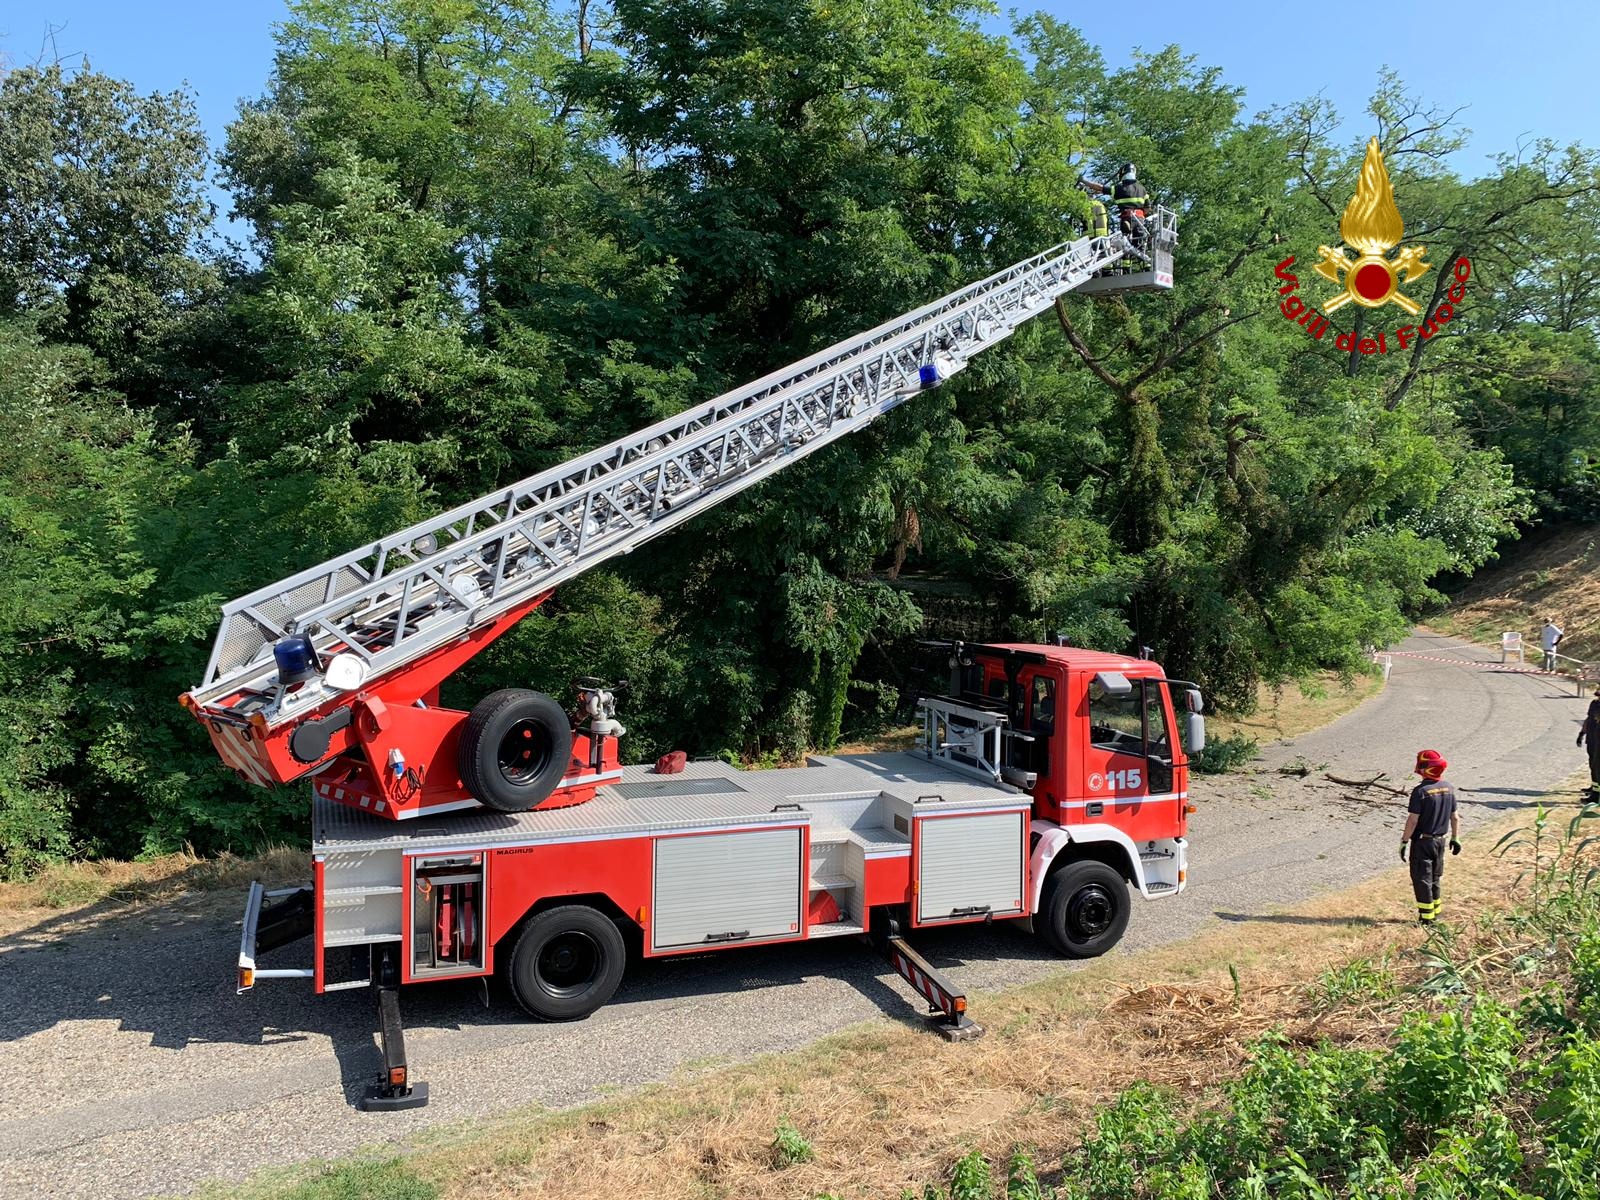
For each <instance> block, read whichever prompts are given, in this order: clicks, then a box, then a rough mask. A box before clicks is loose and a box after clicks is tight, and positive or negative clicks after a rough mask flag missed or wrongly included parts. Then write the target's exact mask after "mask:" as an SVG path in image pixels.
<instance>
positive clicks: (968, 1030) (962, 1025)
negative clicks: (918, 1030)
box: [929, 1013, 983, 1042]
mask: <svg viewBox="0 0 1600 1200" xmlns="http://www.w3.org/2000/svg"><path fill="white" fill-rule="evenodd" d="M929 1024H930V1025H932V1026H933V1031H934V1032H935V1033H937V1034H938V1035H939V1036H940V1037H942V1038H943V1039H944V1040H945V1041H947V1042H975V1041H977V1040H978V1039H979V1038H981V1037H982V1036H983V1026H982V1025H979V1024H978V1023H977V1022H976V1021H974V1020H973V1019H972V1018H971V1017H968V1016H963V1017H962V1018H961V1020H960V1021H959V1022H957V1023H956V1024H954V1025H952V1024H951V1023H950V1021H949V1019H948V1018H947V1017H946V1016H945V1015H944V1014H943V1013H940V1014H938V1017H937V1019H933V1018H930V1019H929Z"/></svg>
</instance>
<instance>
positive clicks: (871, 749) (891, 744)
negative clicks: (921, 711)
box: [834, 725, 922, 754]
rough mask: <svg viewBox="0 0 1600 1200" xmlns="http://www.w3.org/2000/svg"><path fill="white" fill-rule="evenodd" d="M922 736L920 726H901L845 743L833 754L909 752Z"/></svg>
mask: <svg viewBox="0 0 1600 1200" xmlns="http://www.w3.org/2000/svg"><path fill="white" fill-rule="evenodd" d="M921 735H922V726H921V725H901V726H898V727H897V728H895V729H886V730H884V731H883V732H882V733H875V734H873V735H872V736H871V737H867V738H861V739H859V740H858V741H854V742H846V743H844V744H843V745H842V746H840V747H839V748H838V749H836V750H835V751H834V753H835V754H891V753H899V752H902V751H906V750H911V749H914V748H915V747H916V744H917V739H918V738H919V737H920V736H921Z"/></svg>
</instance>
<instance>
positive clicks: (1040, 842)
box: [1028, 821, 1149, 913]
mask: <svg viewBox="0 0 1600 1200" xmlns="http://www.w3.org/2000/svg"><path fill="white" fill-rule="evenodd" d="M1033 833H1034V834H1035V835H1036V836H1035V839H1034V843H1033V854H1032V861H1031V862H1030V863H1029V868H1030V870H1029V876H1030V879H1029V882H1030V884H1031V887H1030V891H1031V892H1032V901H1031V903H1030V904H1029V906H1028V911H1029V912H1030V913H1036V912H1038V911H1039V902H1040V897H1041V896H1042V895H1043V893H1044V883H1045V880H1046V879H1048V878H1049V877H1050V876H1051V875H1052V874H1054V873H1055V872H1056V871H1059V870H1060V869H1061V868H1062V867H1064V866H1066V865H1067V864H1068V863H1070V862H1084V861H1086V860H1087V861H1091V862H1103V863H1105V864H1106V865H1107V866H1108V867H1110V868H1111V869H1112V870H1114V871H1117V872H1118V873H1119V874H1121V875H1122V877H1123V878H1124V879H1126V880H1127V881H1128V882H1129V883H1131V884H1132V885H1133V886H1134V887H1135V888H1136V889H1137V890H1138V892H1139V894H1140V895H1142V896H1148V894H1149V893H1147V892H1146V891H1145V878H1144V867H1143V865H1142V864H1141V863H1140V861H1139V848H1138V847H1137V846H1136V845H1134V842H1133V839H1132V838H1130V837H1129V836H1128V835H1127V834H1126V833H1124V832H1122V830H1120V829H1118V828H1117V827H1116V826H1114V825H1104V824H1090V825H1073V826H1071V827H1070V828H1069V827H1066V826H1061V825H1053V824H1051V823H1049V822H1047V821H1035V822H1034V823H1033Z"/></svg>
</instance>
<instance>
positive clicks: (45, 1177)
mask: <svg viewBox="0 0 1600 1200" xmlns="http://www.w3.org/2000/svg"><path fill="white" fill-rule="evenodd" d="M1403 648H1404V649H1406V650H1408V651H1411V652H1415V653H1421V654H1428V655H1433V656H1436V657H1438V658H1443V659H1458V660H1460V661H1461V664H1462V665H1456V664H1455V663H1453V662H1449V661H1446V662H1439V661H1431V660H1427V659H1413V658H1397V659H1396V660H1395V663H1394V672H1393V675H1392V677H1391V679H1390V682H1389V684H1388V686H1387V687H1386V688H1385V689H1384V691H1383V692H1381V693H1380V694H1379V695H1378V696H1377V697H1375V698H1374V699H1372V700H1371V701H1369V702H1367V703H1366V704H1364V705H1362V706H1361V707H1360V708H1358V709H1356V710H1355V711H1353V712H1351V713H1349V714H1347V715H1345V716H1343V717H1341V718H1339V719H1338V720H1337V721H1335V722H1333V723H1332V724H1330V725H1328V726H1326V727H1324V728H1322V729H1320V730H1316V731H1314V732H1312V733H1308V734H1304V735H1302V736H1300V737H1298V738H1295V739H1292V740H1291V741H1289V742H1285V743H1278V744H1275V745H1273V746H1270V747H1267V748H1266V749H1265V750H1264V751H1263V755H1262V758H1261V760H1260V761H1259V762H1258V763H1256V764H1254V765H1253V767H1252V769H1251V770H1249V771H1247V772H1243V773H1240V774H1236V775H1233V776H1228V777H1226V778H1222V779H1215V778H1213V779H1201V780H1200V781H1199V783H1198V784H1197V785H1196V787H1195V792H1196V798H1197V800H1198V803H1199V805H1200V811H1199V813H1198V814H1196V816H1195V818H1194V821H1193V828H1192V830H1191V833H1192V839H1193V851H1192V856H1191V860H1190V878H1191V881H1192V882H1191V887H1190V890H1189V891H1188V892H1186V893H1185V894H1184V895H1183V896H1181V897H1178V898H1176V899H1174V900H1168V901H1161V902H1157V903H1153V904H1139V905H1137V907H1136V908H1135V912H1134V919H1133V923H1132V925H1131V926H1130V929H1129V934H1128V937H1127V939H1126V941H1125V942H1124V945H1123V947H1122V948H1121V949H1119V951H1118V953H1123V952H1125V951H1130V950H1136V949H1140V948H1143V947H1147V946H1152V945H1156V944H1159V943H1163V942H1172V941H1176V940H1178V939H1181V938H1184V937H1187V936H1189V935H1191V934H1193V933H1194V932H1196V931H1197V930H1199V929H1200V928H1202V927H1203V926H1205V925H1206V924H1208V923H1210V922H1212V921H1215V920H1217V919H1219V918H1220V919H1222V920H1225V921H1241V920H1249V919H1254V918H1257V917H1260V916H1263V915H1266V914H1270V912H1271V911H1272V910H1273V909H1274V908H1276V907H1278V906H1280V905H1284V904H1288V903H1291V902H1295V901H1298V900H1302V899H1305V898H1307V897H1309V896H1311V895H1314V894H1316V893H1318V892H1323V891H1328V890H1332V889H1335V888H1339V887H1344V886H1347V885H1349V884H1351V883H1354V882H1356V881H1358V880H1361V879H1364V878H1366V877H1368V876H1370V875H1372V874H1374V873H1376V872H1377V871H1379V870H1382V869H1385V868H1388V867H1390V866H1393V865H1395V863H1396V853H1395V852H1396V847H1397V843H1398V840H1399V824H1400V813H1401V812H1402V811H1403V809H1402V807H1401V805H1400V804H1399V802H1398V800H1397V799H1395V798H1392V797H1388V796H1386V795H1380V794H1378V793H1376V792H1369V793H1367V795H1368V796H1369V797H1370V799H1369V800H1366V801H1363V800H1351V799H1347V798H1345V797H1347V796H1348V795H1349V791H1348V789H1342V788H1338V787H1334V786H1330V785H1328V784H1327V783H1326V781H1325V780H1323V779H1322V777H1321V767H1322V765H1323V764H1326V765H1327V768H1328V769H1330V770H1332V771H1334V772H1335V773H1336V774H1339V775H1341V776H1345V777H1370V776H1372V775H1376V774H1378V773H1379V772H1387V773H1388V775H1389V777H1390V779H1392V780H1393V781H1394V782H1396V783H1397V784H1401V785H1403V784H1406V783H1407V782H1408V777H1407V775H1406V772H1407V771H1408V770H1409V769H1410V766H1411V762H1412V759H1413V757H1414V755H1415V753H1416V751H1417V750H1418V749H1419V748H1421V747H1423V746H1432V747H1433V748H1435V749H1437V750H1439V751H1441V752H1442V753H1443V754H1444V755H1445V757H1446V758H1448V759H1449V760H1450V761H1451V763H1452V768H1451V771H1450V772H1449V777H1450V778H1451V779H1452V780H1453V781H1454V782H1455V783H1456V785H1457V787H1458V788H1459V789H1460V791H1461V794H1462V798H1463V800H1464V802H1465V803H1464V806H1463V823H1464V824H1465V825H1466V826H1467V827H1469V828H1470V827H1472V826H1473V825H1476V824H1479V823H1481V822H1484V821H1487V820H1491V819H1498V818H1499V817H1500V816H1501V815H1502V813H1503V812H1504V811H1505V810H1507V809H1515V808H1520V807H1525V806H1531V805H1532V804H1533V803H1534V799H1533V798H1534V797H1535V796H1537V795H1538V794H1539V793H1541V792H1542V791H1545V790H1547V789H1549V788H1550V787H1552V786H1554V785H1555V784H1557V783H1559V782H1560V781H1561V780H1563V779H1565V778H1566V777H1567V776H1569V775H1570V774H1571V773H1572V772H1573V770H1574V769H1575V768H1577V767H1579V766H1581V765H1582V759H1581V755H1580V752H1579V751H1577V750H1575V749H1574V747H1573V744H1572V743H1573V738H1574V736H1575V728H1576V726H1575V722H1576V721H1577V720H1578V719H1579V717H1581V715H1582V712H1583V708H1584V702H1583V701H1580V700H1578V699H1576V698H1575V697H1573V696H1572V692H1571V688H1570V687H1567V688H1561V687H1559V686H1557V685H1555V684H1553V683H1551V682H1550V681H1548V680H1541V679H1538V678H1535V677H1530V676H1519V675H1508V674H1500V673H1491V672H1487V671H1481V670H1475V669H1473V668H1471V667H1470V666H1467V665H1466V664H1467V663H1469V662H1489V661H1493V656H1491V655H1489V654H1487V653H1485V652H1484V651H1483V650H1481V649H1480V648H1477V647H1472V646H1469V645H1467V644H1466V643H1462V642H1457V641H1454V640H1451V639H1447V638H1444V637H1441V636H1438V635H1435V634H1431V633H1426V632H1423V633H1420V634H1418V635H1417V636H1415V637H1412V638H1410V639H1408V640H1407V642H1406V643H1405V644H1404V647H1403ZM1297 763H1309V764H1311V765H1312V766H1313V767H1314V768H1316V769H1314V770H1313V771H1311V773H1310V774H1307V775H1304V776H1301V775H1286V774H1281V773H1280V772H1279V768H1280V767H1284V766H1292V765H1294V764H1297ZM1390 800H1394V803H1389V801H1390ZM1471 869H1472V862H1471V860H1470V859H1469V858H1467V857H1465V856H1463V857H1462V858H1460V859H1453V860H1450V862H1449V869H1448V871H1447V874H1446V889H1445V892H1446V898H1447V899H1446V910H1445V915H1446V916H1447V917H1448V916H1449V915H1450V910H1449V901H1448V896H1449V879H1450V873H1451V872H1465V871H1470V870H1471ZM238 902H239V898H238V897H235V896H231V895H229V896H217V895H212V894H201V895H195V896H190V897H186V898H185V899H183V900H182V901H179V902H176V903H173V904H170V905H163V906H161V907H157V908H145V909H141V910H135V911H127V910H118V909H117V908H116V907H114V906H110V905H97V906H91V907H90V908H89V909H86V910H78V911H76V912H73V913H68V914H62V915H61V916H59V917H56V918H52V919H50V920H47V921H44V922H42V923H39V924H35V925H33V926H30V927H28V928H26V929H23V930H21V931H18V932H16V933H13V934H10V935H8V936H6V937H4V938H0V1078H4V1079H6V1080H7V1086H8V1091H9V1094H10V1100H11V1104H10V1105H9V1111H10V1112H12V1113H17V1114H27V1115H26V1116H25V1117H22V1116H18V1117H14V1118H11V1119H6V1120H0V1194H3V1195H8V1196H9V1195H23V1194H27V1193H28V1192H30V1191H31V1192H48V1193H49V1194H51V1195H56V1196H86V1197H87V1196H93V1197H105V1198H107V1200H113V1198H115V1197H121V1196H139V1195H146V1194H150V1193H153V1192H169V1191H181V1190H186V1189H189V1188H192V1187H194V1186H196V1185H198V1184H200V1183H201V1182H203V1181H205V1180H207V1179H210V1178H214V1177H222V1178H240V1177H243V1176H245V1175H247V1174H249V1173H250V1172H252V1171H254V1170H256V1169H258V1168H261V1167H265V1166H270V1165H275V1164H287V1163H294V1162H302V1161H306V1160H310V1159H318V1158H325V1157H328V1156H331V1155H336V1154H339V1153H343V1152H348V1151H351V1150H355V1149H357V1148H359V1147H362V1146H366V1145H372V1144H376V1143H406V1142H408V1141H411V1140H413V1139H415V1138H416V1137H417V1135H418V1134H420V1133H421V1132H422V1131H423V1130H425V1129H427V1128H430V1127H433V1126H438V1125H441V1124H445V1123H449V1122H456V1121H460V1120H463V1119H466V1118H471V1117H474V1116H481V1115H485V1114H489V1113H494V1112H499V1111H502V1110H504V1109H507V1108H509V1107H512V1106H515V1105H525V1104H532V1103H541V1104H545V1105H550V1106H558V1105H570V1104H574V1103H578V1102H581V1101H583V1100H586V1099H590V1098H593V1097H595V1096H597V1095H601V1094H604V1093H605V1092H607V1091H610V1090H614V1089H616V1088H619V1087H627V1086H631V1085H636V1084H640V1083H645V1082H649V1081H653V1080H660V1079H663V1078H667V1077H669V1076H670V1075H671V1074H672V1073H673V1072H674V1071H675V1070H677V1069H680V1068H684V1067H686V1066H696V1065H704V1064H705V1063H707V1062H711V1061H718V1060H726V1059H736V1058H745V1057H749V1056H751V1055H754V1054H757V1053H760V1052H763V1051H771V1050H782V1049H786V1048H789V1047H794V1046H798V1045H802V1044H804V1043H806V1042H809V1041H811V1040H812V1039H814V1038H816V1037H818V1036H820V1035H822V1034H824V1033H828V1032H831V1031H833V1030H837V1029H839V1028H842V1027H844V1026H846V1025H850V1024H852V1023H855V1022H858V1021H862V1020H868V1019H872V1018H877V1017H881V1016H883V1015H888V1016H890V1017H894V1018H902V1019H903V1018H905V1017H907V1016H908V1015H909V1014H913V1013H914V1012H915V1011H916V1009H915V1007H914V1004H913V1000H912V994H911V992H910V990H909V989H908V988H906V987H905V986H903V985H902V984H901V983H900V981H899V980H898V978H896V977H895V976H894V975H893V974H892V973H890V972H889V971H888V969H887V968H886V967H885V966H884V965H883V964H881V963H880V962H879V961H878V960H877V959H875V958H874V957H873V956H872V954H871V953H870V951H868V950H866V949H865V948H864V947H862V946H860V945H857V944H841V941H838V940H830V941H826V942H823V943H820V944H817V945H813V946H801V947H791V948H787V949H777V950H765V951H764V950H752V951H749V952H743V953H740V952H735V953H732V954H728V955H724V956H713V957H710V958H706V959H700V960H683V959H676V960H668V961H666V962H660V963H647V964H642V965H639V966H636V967H635V968H633V969H632V970H630V973H629V976H628V978H627V980H626V981H625V982H624V984H623V987H622V990H621V991H620V992H619V993H618V996H617V998H616V1000H615V1001H613V1003H612V1004H611V1005H609V1006H608V1007H607V1008H605V1009H603V1010H601V1012H600V1013H598V1014H596V1015H595V1016H594V1017H592V1018H590V1019H589V1020H587V1021H584V1022H581V1023H578V1024H574V1025H562V1026H550V1025H534V1024H528V1023H524V1022H523V1021H521V1020H519V1019H518V1018H517V1014H516V1012H515V1009H514V1007H513V1006H512V1004H511V1002H510V1000H509V998H508V997H506V996H505V995H504V994H503V993H501V992H500V991H499V989H491V991H490V998H491V1002H492V1007H491V1008H490V1009H488V1010H485V1009H484V1007H483V1005H482V1002H481V990H480V988H479V987H478V986H477V985H475V984H464V985H447V984H441V985H437V986H436V987H434V988H430V989H421V990H419V991H417V992H415V993H414V994H408V995H407V996H406V997H405V1002H404V1003H405V1015H406V1020H407V1023H408V1026H409V1033H408V1046H409V1048H410V1050H411V1056H412V1062H413V1065H414V1069H415V1070H416V1073H417V1074H418V1076H419V1077H421V1078H424V1079H427V1080H428V1081H429V1083H430V1084H431V1086H432V1089H433V1096H434V1099H433V1103H432V1104H431V1105H430V1106H429V1107H428V1108H425V1109H422V1110H419V1111H415V1112H411V1113H403V1114H387V1115H368V1114H364V1113H360V1112H358V1111H356V1110H355V1109H354V1108H353V1107H352V1101H353V1099H354V1098H355V1097H356V1096H357V1095H359V1093H360V1091H361V1089H362V1088H363V1087H364V1086H365V1085H366V1083H367V1082H368V1079H369V1078H371V1077H373V1076H374V1075H375V1073H376V1070H377V1063H378V1058H377V1053H376V1050H375V1047H374V1035H373V1023H372V1022H373V1015H372V1011H371V1007H370V1004H369V1002H368V1000H367V997H366V996H364V995H360V994H343V995H338V994H336V995H331V996H326V997H322V998H316V997H312V996H310V995H308V994H307V993H306V991H305V989H303V988H301V987H300V986H298V985H296V984H293V983H278V984H272V983H266V984H263V985H262V986H261V987H260V988H258V989H257V990H256V991H255V992H254V993H252V994H251V995H248V996H243V997H236V996H234V994H233V987H232V958H233V955H234V953H235V952H236V950H237V938H238V933H237V925H236V913H235V912H234V908H235V906H236V904H237V903H238ZM1272 928H1273V926H1272V924H1271V923H1270V922H1267V923H1264V924H1263V926H1262V929H1263V931H1264V932H1266V931H1269V930H1271V929H1272ZM918 944H919V945H920V946H921V948H923V949H924V951H925V952H926V953H927V954H928V955H929V957H931V958H932V959H933V961H934V962H935V963H936V964H938V965H940V966H941V967H944V968H946V969H947V970H948V971H949V973H950V974H951V975H952V976H953V977H954V978H955V979H956V980H958V981H960V982H961V983H962V984H964V985H965V986H966V987H967V988H968V990H969V993H972V992H977V993H981V992H982V991H984V990H993V989H998V988H1004V987H1008V986H1011V985H1015V984H1018V983H1022V982H1026V981H1029V980H1034V979H1038V978H1041V977H1043V976H1045V975H1048V974H1050V973H1051V972H1056V971H1061V970H1064V969H1070V967H1068V966H1066V965H1064V964H1063V963H1062V962H1060V961H1059V960H1057V959H1055V958H1053V957H1050V956H1049V955H1047V954H1046V953H1045V952H1043V951H1042V950H1041V949H1040V948H1039V947H1038V946H1037V945H1036V944H1035V942H1034V941H1033V940H1032V939H1031V938H1030V937H1028V936H1026V935H1025V934H1023V933H1022V932H1021V931H1019V930H1016V929H1008V928H1005V927H1000V928H996V929H992V930H987V931H985V930H981V929H980V930H971V931H957V930H951V931H946V932H944V933H942V934H939V935H937V936H927V937H922V938H919V939H918ZM974 1013H975V1015H976V1016H977V1017H978V1019H979V1020H980V1021H981V1020H982V1019H983V1014H982V997H981V995H978V996H976V997H975V999H974Z"/></svg>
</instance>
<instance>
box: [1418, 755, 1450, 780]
mask: <svg viewBox="0 0 1600 1200" xmlns="http://www.w3.org/2000/svg"><path fill="white" fill-rule="evenodd" d="M1449 765H1450V764H1449V763H1447V762H1445V760H1444V755H1442V754H1440V753H1439V752H1438V751H1437V750H1419V751H1418V752H1417V765H1416V766H1415V767H1414V768H1412V769H1413V770H1414V771H1415V772H1416V773H1417V774H1418V775H1421V776H1422V777H1423V778H1424V779H1438V778H1439V777H1440V776H1441V775H1443V774H1444V769H1445V768H1446V767H1448V766H1449Z"/></svg>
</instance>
